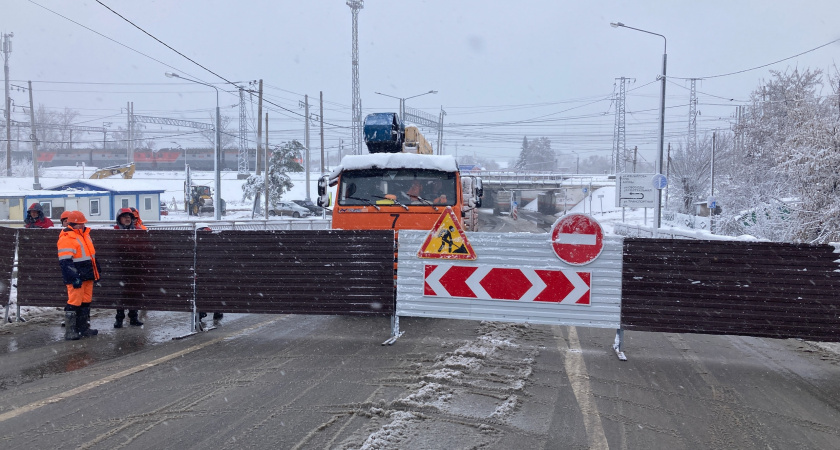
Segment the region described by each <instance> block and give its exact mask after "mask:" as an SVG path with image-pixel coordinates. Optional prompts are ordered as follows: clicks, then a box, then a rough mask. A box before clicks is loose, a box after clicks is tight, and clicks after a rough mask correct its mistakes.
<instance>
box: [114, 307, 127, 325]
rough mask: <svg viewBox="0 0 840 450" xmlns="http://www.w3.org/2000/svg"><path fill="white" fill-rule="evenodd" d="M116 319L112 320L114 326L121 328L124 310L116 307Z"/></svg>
mask: <svg viewBox="0 0 840 450" xmlns="http://www.w3.org/2000/svg"><path fill="white" fill-rule="evenodd" d="M116 319H117V320H115V321H114V328H122V326H123V319H125V310H124V309H118V310H117V315H116Z"/></svg>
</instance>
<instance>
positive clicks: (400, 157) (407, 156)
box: [330, 153, 458, 182]
mask: <svg viewBox="0 0 840 450" xmlns="http://www.w3.org/2000/svg"><path fill="white" fill-rule="evenodd" d="M364 169H428V170H440V171H442V172H457V171H458V163H457V162H455V157H454V156H451V155H417V154H414V153H374V154H371V155H347V156H345V157H344V158H342V159H341V164H340V165H339V166H338V167H336V168H335V169H333V171H332V173H331V174H330V182H333V181H335V180H337V179H338V176H339V175H340V174H341V172H342V171H345V170H364Z"/></svg>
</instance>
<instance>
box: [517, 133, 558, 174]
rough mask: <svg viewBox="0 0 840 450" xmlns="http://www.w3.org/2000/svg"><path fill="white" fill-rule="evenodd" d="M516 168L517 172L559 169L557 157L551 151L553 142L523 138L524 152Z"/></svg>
mask: <svg viewBox="0 0 840 450" xmlns="http://www.w3.org/2000/svg"><path fill="white" fill-rule="evenodd" d="M514 167H515V168H516V169H517V170H527V171H552V170H556V169H557V155H556V154H555V153H554V150H552V149H551V140H550V139H548V138H547V137H541V138H537V139H534V140H532V141H528V138H527V137H524V138H522V150H521V151H520V153H519V158H518V159H517V161H516V164H515V165H514Z"/></svg>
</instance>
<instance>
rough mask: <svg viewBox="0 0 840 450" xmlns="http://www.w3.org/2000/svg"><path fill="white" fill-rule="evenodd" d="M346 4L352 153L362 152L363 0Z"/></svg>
mask: <svg viewBox="0 0 840 450" xmlns="http://www.w3.org/2000/svg"><path fill="white" fill-rule="evenodd" d="M347 6H349V7H350V11H351V12H352V15H353V63H352V64H353V112H352V114H353V118H352V119H353V120H352V122H353V123H352V128H353V154H354V155H361V154H362V96H361V94H360V93H359V91H360V89H359V10H360V9H363V8H364V7H365V2H364V0H348V1H347Z"/></svg>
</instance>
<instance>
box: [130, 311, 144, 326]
mask: <svg viewBox="0 0 840 450" xmlns="http://www.w3.org/2000/svg"><path fill="white" fill-rule="evenodd" d="M128 319H129V320H128V324H129V325H134V326H135V327H140V326H143V322H141V321H140V320H139V319H137V310H136V309H129V310H128Z"/></svg>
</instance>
